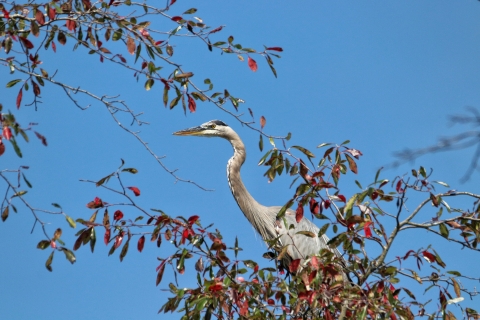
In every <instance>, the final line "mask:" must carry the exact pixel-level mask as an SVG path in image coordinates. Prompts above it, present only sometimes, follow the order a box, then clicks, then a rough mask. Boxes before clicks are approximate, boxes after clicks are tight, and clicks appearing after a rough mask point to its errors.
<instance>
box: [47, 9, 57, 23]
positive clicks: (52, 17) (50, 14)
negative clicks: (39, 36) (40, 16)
mask: <svg viewBox="0 0 480 320" xmlns="http://www.w3.org/2000/svg"><path fill="white" fill-rule="evenodd" d="M55 14H56V10H55V8H53V7H50V8H48V17H49V18H50V20H55Z"/></svg>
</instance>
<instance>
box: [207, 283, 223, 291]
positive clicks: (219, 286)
mask: <svg viewBox="0 0 480 320" xmlns="http://www.w3.org/2000/svg"><path fill="white" fill-rule="evenodd" d="M222 289H223V285H222V284H221V283H217V284H214V285H213V286H210V287H209V288H208V290H209V291H220V290H222Z"/></svg>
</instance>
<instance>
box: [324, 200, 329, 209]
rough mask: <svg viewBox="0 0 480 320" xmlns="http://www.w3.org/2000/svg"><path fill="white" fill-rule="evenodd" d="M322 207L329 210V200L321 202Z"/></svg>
mask: <svg viewBox="0 0 480 320" xmlns="http://www.w3.org/2000/svg"><path fill="white" fill-rule="evenodd" d="M323 207H324V208H325V209H328V208H330V200H325V201H324V202H323Z"/></svg>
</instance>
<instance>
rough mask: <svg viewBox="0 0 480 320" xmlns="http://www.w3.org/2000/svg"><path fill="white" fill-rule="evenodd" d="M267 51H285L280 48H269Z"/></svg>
mask: <svg viewBox="0 0 480 320" xmlns="http://www.w3.org/2000/svg"><path fill="white" fill-rule="evenodd" d="M267 50H273V51H279V52H282V51H283V49H282V48H280V47H269V48H267Z"/></svg>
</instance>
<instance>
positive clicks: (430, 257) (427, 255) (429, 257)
mask: <svg viewBox="0 0 480 320" xmlns="http://www.w3.org/2000/svg"><path fill="white" fill-rule="evenodd" d="M422 254H423V257H424V258H425V260H427V261H428V262H430V263H432V262H435V261H436V260H437V259H435V256H434V255H433V254H431V253H430V252H428V251H426V250H425V251H423V252H422Z"/></svg>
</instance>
